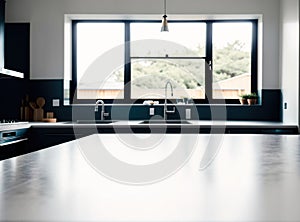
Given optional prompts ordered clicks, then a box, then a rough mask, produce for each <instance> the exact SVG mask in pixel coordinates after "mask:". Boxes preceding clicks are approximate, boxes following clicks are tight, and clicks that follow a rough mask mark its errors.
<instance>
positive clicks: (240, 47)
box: [212, 22, 252, 99]
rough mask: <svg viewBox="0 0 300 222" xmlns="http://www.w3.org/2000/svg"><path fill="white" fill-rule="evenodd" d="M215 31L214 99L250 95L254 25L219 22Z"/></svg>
mask: <svg viewBox="0 0 300 222" xmlns="http://www.w3.org/2000/svg"><path fill="white" fill-rule="evenodd" d="M212 28H213V29H212V36H213V40H212V42H213V98H217V99H218V98H224V97H225V98H229V99H236V98H238V97H239V95H241V94H245V93H247V94H248V93H251V46H252V24H251V23H249V22H240V23H230V22H229V23H223V22H219V23H213V27H212ZM233 33H234V34H233Z"/></svg>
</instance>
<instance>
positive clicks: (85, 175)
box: [0, 134, 300, 222]
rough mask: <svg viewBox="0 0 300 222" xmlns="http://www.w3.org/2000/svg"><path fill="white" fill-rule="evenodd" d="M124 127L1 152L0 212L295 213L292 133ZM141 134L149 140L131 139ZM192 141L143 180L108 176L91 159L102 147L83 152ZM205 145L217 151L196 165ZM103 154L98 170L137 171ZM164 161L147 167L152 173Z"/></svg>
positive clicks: (150, 156)
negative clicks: (178, 163)
mask: <svg viewBox="0 0 300 222" xmlns="http://www.w3.org/2000/svg"><path fill="white" fill-rule="evenodd" d="M123 136H125V137H120V135H119V134H103V135H91V136H88V137H85V138H82V139H79V140H76V141H72V142H68V143H64V144H61V145H58V146H54V147H51V148H48V149H44V150H41V151H38V152H34V153H31V154H27V155H24V156H20V157H16V158H12V159H8V160H5V161H1V162H0V172H1V174H0V221H8V220H10V221H185V222H186V221H299V220H300V211H299V204H300V199H299V196H300V189H299V187H300V137H299V136H298V135H222V136H221V137H218V141H219V142H218V144H213V143H209V141H215V139H216V138H213V136H214V135H205V134H197V135H180V134H164V135H156V136H158V137H154V138H153V137H152V136H153V135H149V134H144V135H142V134H139V135H137V134H135V135H134V134H131V135H123ZM159 136H161V137H159ZM191 138H192V139H191ZM97 141H102V143H101V144H102V145H101V146H98V145H96V144H98V142H97ZM124 141H125V143H124ZM136 141H140V143H137V142H136ZM153 141H154V142H156V143H152V142H153ZM193 141H197V142H196V143H193ZM143 142H144V144H145V148H149V149H145V150H141V149H132V148H138V147H139V145H138V144H142V143H143ZM149 142H150V143H149ZM191 142H192V143H191ZM151 144H152V145H153V144H154V145H153V147H154V148H155V149H153V147H152V148H151ZM166 144H168V145H166ZM186 144H189V145H188V146H185V145H186ZM192 144H194V145H195V146H194V145H193V147H194V148H195V150H194V152H193V153H192V155H191V158H190V159H187V162H186V164H185V165H183V166H182V168H179V169H178V171H177V172H175V173H174V174H172V175H169V176H167V177H166V178H165V179H163V180H160V181H159V182H153V183H150V184H146V185H145V184H144V185H141V184H140V185H130V184H126V183H119V182H116V180H117V179H118V177H117V178H111V179H108V177H107V176H108V175H105V176H104V175H102V174H101V168H97V167H95V165H91V163H92V162H93V161H94V160H97V158H98V157H97V156H95V155H94V159H93V160H92V159H91V156H89V155H87V153H85V151H89V150H90V151H91V150H93V151H95V152H96V151H97V150H99V149H100V148H105V149H106V150H107V151H108V153H110V154H111V155H112V156H114V157H115V158H116V159H119V160H122V161H123V162H125V163H129V164H131V165H132V164H135V165H143V164H144V166H145V167H147V166H148V165H151V164H154V165H155V164H156V163H157V162H159V161H164V160H166V158H167V157H168V156H169V155H171V154H173V153H174V152H175V150H177V151H178V150H179V151H180V152H181V154H182V156H185V155H187V154H188V153H189V152H188V151H190V148H191V147H190V145H192ZM208 144H210V145H208ZM86 145H88V146H86ZM130 145H132V147H131V146H130ZM216 145H217V146H216ZM150 148H151V149H150ZM211 148H214V151H215V155H212V156H215V158H214V159H212V160H213V161H212V162H211V164H210V165H209V166H208V167H207V168H204V169H202V170H199V166H200V162H201V160H202V161H203V159H204V158H203V155H204V153H205V155H206V154H207V152H208V153H210V151H211ZM85 149H86V150H85ZM84 150H85V151H84ZM83 151H84V152H83ZM210 154H213V153H210ZM100 159H101V158H100V157H99V160H100ZM99 163H104V165H103V168H102V170H103V172H104V171H105V164H108V165H107V166H108V167H107V168H106V170H114V169H118V170H116V171H115V172H112V173H116V175H123V178H121V179H120V177H119V179H120V180H121V181H122V180H123V182H124V180H126V177H127V176H128V177H127V179H128V178H138V175H135V174H134V173H133V174H128V171H127V170H128V169H130V168H118V167H117V166H116V167H115V168H114V167H113V165H110V162H107V163H105V161H104V160H103V161H99ZM145 164H146V165H145ZM100 166H101V165H100ZM145 169H146V168H145ZM156 170H157V169H156ZM165 171H166V168H158V171H155V168H154V171H151V172H156V173H157V174H155V173H153V175H154V176H156V175H159V174H160V173H163V172H165ZM132 172H135V171H132ZM136 172H137V173H138V171H136ZM141 172H143V171H141ZM146 172H147V171H146ZM144 175H145V176H148V175H149V174H146V173H145V174H144ZM135 176H137V177H135ZM139 176H143V174H139Z"/></svg>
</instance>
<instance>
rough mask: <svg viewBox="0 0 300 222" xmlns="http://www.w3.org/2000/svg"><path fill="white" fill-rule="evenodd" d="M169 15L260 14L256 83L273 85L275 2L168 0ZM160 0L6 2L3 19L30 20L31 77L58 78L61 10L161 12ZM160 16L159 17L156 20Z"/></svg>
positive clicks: (276, 85) (276, 28)
mask: <svg viewBox="0 0 300 222" xmlns="http://www.w3.org/2000/svg"><path fill="white" fill-rule="evenodd" d="M167 3H168V7H167V8H168V13H167V14H168V15H169V18H171V16H172V14H199V15H201V14H261V15H263V20H264V24H263V50H262V52H263V53H262V59H263V60H262V69H261V70H262V73H263V75H262V74H260V76H261V79H262V84H261V85H262V87H263V88H264V89H277V88H279V65H278V61H279V21H280V16H279V11H280V0H185V1H182V0H169V1H168V2H167ZM162 7H163V1H162V0H151V1H149V0H7V13H6V21H7V22H30V23H31V78H32V79H62V78H63V72H64V67H63V59H64V56H63V48H64V47H63V42H64V14H162V13H163V9H162ZM159 19H160V18H159Z"/></svg>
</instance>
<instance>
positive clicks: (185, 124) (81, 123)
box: [0, 120, 298, 134]
mask: <svg viewBox="0 0 300 222" xmlns="http://www.w3.org/2000/svg"><path fill="white" fill-rule="evenodd" d="M24 127H25V128H76V129H80V128H97V129H111V130H118V129H120V130H125V131H124V132H126V129H130V130H131V129H139V130H141V131H143V129H151V132H155V130H156V129H157V130H159V132H161V130H162V129H173V130H176V129H177V130H181V132H182V131H184V132H187V133H188V132H191V133H198V132H200V131H201V130H204V131H205V132H210V131H211V130H212V129H216V130H218V132H219V133H222V132H225V133H239V132H240V133H252V132H253V133H255V132H257V133H259V132H266V133H267V132H268V130H269V132H270V133H272V132H273V133H287V134H295V133H297V132H298V127H297V126H296V125H292V124H284V123H282V122H268V121H265V122H264V121H218V120H214V121H209V120H167V122H164V120H150V121H149V120H129V121H128V120H127V121H126V120H113V121H111V120H104V121H98V120H97V121H96V120H78V121H74V122H72V121H65V122H56V123H47V122H23V123H15V124H6V125H5V126H2V127H1V128H0V131H5V130H11V129H18V128H24ZM189 130H190V131H189ZM199 130H200V131H199ZM208 130H210V131H208ZM222 130H223V131H222ZM127 132H130V131H127ZM211 133H213V132H211Z"/></svg>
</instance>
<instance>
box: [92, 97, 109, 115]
mask: <svg viewBox="0 0 300 222" xmlns="http://www.w3.org/2000/svg"><path fill="white" fill-rule="evenodd" d="M99 104H101V113H100V120H104V116H108V113H105V112H104V111H105V110H104V101H103V100H101V99H99V100H97V101H96V104H95V112H98V106H99Z"/></svg>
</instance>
